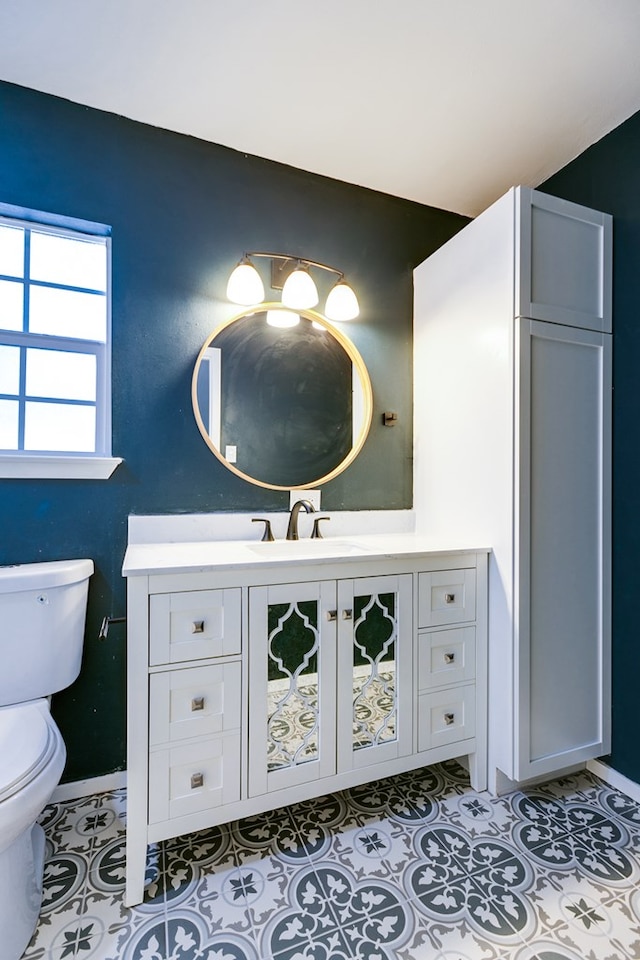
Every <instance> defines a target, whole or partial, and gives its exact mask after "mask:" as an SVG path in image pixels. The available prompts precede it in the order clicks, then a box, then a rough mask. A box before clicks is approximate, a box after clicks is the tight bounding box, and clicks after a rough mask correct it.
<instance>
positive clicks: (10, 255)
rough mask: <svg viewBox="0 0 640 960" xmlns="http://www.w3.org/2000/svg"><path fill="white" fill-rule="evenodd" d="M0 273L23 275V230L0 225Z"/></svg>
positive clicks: (9, 275) (15, 275) (11, 275)
mask: <svg viewBox="0 0 640 960" xmlns="http://www.w3.org/2000/svg"><path fill="white" fill-rule="evenodd" d="M0 273H4V274H5V276H7V277H22V276H24V230H23V229H22V227H5V226H0Z"/></svg>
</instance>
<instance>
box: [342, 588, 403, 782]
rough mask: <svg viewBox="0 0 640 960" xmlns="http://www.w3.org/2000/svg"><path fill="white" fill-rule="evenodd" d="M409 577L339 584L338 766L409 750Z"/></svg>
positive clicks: (357, 764)
mask: <svg viewBox="0 0 640 960" xmlns="http://www.w3.org/2000/svg"><path fill="white" fill-rule="evenodd" d="M411 621H412V618H411V576H410V575H404V576H399V577H395V576H390V577H371V578H366V579H359V580H343V581H340V582H339V583H338V677H337V685H338V767H339V770H340V771H341V772H342V771H344V770H350V769H352V768H354V767H360V766H367V765H369V764H372V763H378V762H381V761H383V760H389V759H393V758H395V757H400V756H405V755H406V754H408V753H410V752H411V748H412V731H411V709H410V703H411V652H412V651H411V648H412V622H411Z"/></svg>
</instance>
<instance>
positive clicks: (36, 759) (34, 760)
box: [0, 703, 56, 801]
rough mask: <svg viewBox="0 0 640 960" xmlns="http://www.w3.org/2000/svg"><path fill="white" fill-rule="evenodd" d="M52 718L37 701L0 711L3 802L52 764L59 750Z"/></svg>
mask: <svg viewBox="0 0 640 960" xmlns="http://www.w3.org/2000/svg"><path fill="white" fill-rule="evenodd" d="M49 719H50V718H49V716H48V714H45V713H43V712H42V710H40V708H39V707H38V706H37V705H36V704H35V703H25V704H19V705H17V706H13V707H4V708H3V709H1V710H0V801H2V800H6V799H7V798H8V797H10V796H11V794H12V793H15V792H16V791H17V790H19V789H20V788H21V786H22V784H23V783H24V781H25V780H28V779H30V778H31V777H33V776H35V774H36V773H37V772H38V770H39V769H40V768H41V767H43V766H44V765H45V764H46V763H48V761H49V759H50V757H51V755H52V753H53V752H54V751H55V749H56V737H55V734H54V730H53V728H52V725H51V723H50V722H49Z"/></svg>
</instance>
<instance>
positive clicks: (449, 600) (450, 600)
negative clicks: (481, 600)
mask: <svg viewBox="0 0 640 960" xmlns="http://www.w3.org/2000/svg"><path fill="white" fill-rule="evenodd" d="M455 599H456V595H455V593H445V595H444V602H445V603H453V601H454V600H455Z"/></svg>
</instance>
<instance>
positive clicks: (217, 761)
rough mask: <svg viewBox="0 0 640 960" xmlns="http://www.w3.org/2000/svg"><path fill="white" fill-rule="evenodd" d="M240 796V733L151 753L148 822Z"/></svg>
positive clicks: (220, 803) (230, 801)
mask: <svg viewBox="0 0 640 960" xmlns="http://www.w3.org/2000/svg"><path fill="white" fill-rule="evenodd" d="M239 799H240V734H239V733H231V734H225V735H224V736H222V737H212V738H211V739H210V740H202V741H198V742H197V743H189V744H181V745H180V746H175V747H168V748H167V749H164V750H154V751H152V752H151V753H150V754H149V823H158V822H159V821H162V820H170V819H171V818H172V817H183V816H185V815H187V814H190V813H198V812H199V811H201V810H209V809H211V808H212V807H217V806H221V805H222V804H226V803H234V802H235V801H236V800H239Z"/></svg>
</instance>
